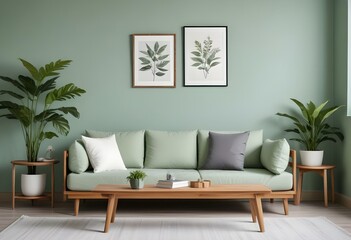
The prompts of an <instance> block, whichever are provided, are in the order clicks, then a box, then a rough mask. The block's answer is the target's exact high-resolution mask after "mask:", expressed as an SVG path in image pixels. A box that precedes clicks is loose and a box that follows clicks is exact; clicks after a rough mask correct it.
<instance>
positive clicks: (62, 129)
mask: <svg viewBox="0 0 351 240" xmlns="http://www.w3.org/2000/svg"><path fill="white" fill-rule="evenodd" d="M50 121H51V123H52V126H53V127H54V128H55V129H56V130H57V131H58V132H59V133H60V134H62V135H67V134H68V133H69V130H70V127H69V123H68V121H67V119H65V118H64V117H63V116H62V115H59V114H55V115H54V116H52V118H51V119H50Z"/></svg>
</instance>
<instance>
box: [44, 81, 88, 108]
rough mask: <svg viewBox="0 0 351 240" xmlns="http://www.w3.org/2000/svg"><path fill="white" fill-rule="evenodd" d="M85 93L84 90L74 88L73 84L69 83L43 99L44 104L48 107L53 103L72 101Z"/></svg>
mask: <svg viewBox="0 0 351 240" xmlns="http://www.w3.org/2000/svg"><path fill="white" fill-rule="evenodd" d="M83 93H85V90H83V89H81V88H79V87H77V86H75V85H74V84H73V83H69V84H67V85H65V86H63V87H60V88H58V89H55V90H53V91H51V92H49V93H48V94H47V95H46V98H45V104H46V105H50V104H52V103H53V102H55V101H64V100H67V99H72V98H74V97H76V96H81V95H82V94H83Z"/></svg>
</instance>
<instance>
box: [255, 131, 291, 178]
mask: <svg viewBox="0 0 351 240" xmlns="http://www.w3.org/2000/svg"><path fill="white" fill-rule="evenodd" d="M289 153H290V146H289V143H288V142H287V141H286V140H285V138H283V139H278V140H270V139H266V140H265V141H264V142H263V145H262V150H261V163H262V165H263V166H264V167H265V168H266V169H267V170H269V171H271V172H272V173H274V174H281V173H282V172H284V171H285V169H286V167H287V166H288V163H289Z"/></svg>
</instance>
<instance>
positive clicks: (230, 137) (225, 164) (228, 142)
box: [202, 132, 249, 170]
mask: <svg viewBox="0 0 351 240" xmlns="http://www.w3.org/2000/svg"><path fill="white" fill-rule="evenodd" d="M248 137H249V132H244V133H238V134H221V133H214V132H210V134H209V145H210V146H209V153H208V156H207V160H206V163H205V164H204V166H203V167H202V169H221V170H244V158H245V149H246V142H247V139H248Z"/></svg>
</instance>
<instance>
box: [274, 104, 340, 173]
mask: <svg viewBox="0 0 351 240" xmlns="http://www.w3.org/2000/svg"><path fill="white" fill-rule="evenodd" d="M291 100H292V101H293V102H294V103H295V104H296V105H297V106H298V108H299V110H300V112H299V113H296V114H294V115H290V114H287V113H277V115H278V116H282V117H286V118H289V119H291V120H292V121H293V124H294V128H289V129H286V130H285V131H286V132H291V133H295V134H297V135H298V137H296V138H291V139H290V140H292V141H296V142H299V143H300V144H302V145H303V146H304V148H305V151H304V150H301V151H300V156H301V163H302V164H303V165H308V166H320V165H321V164H322V161H323V151H322V150H319V148H318V147H319V145H320V144H321V143H322V142H325V141H332V142H336V141H337V139H336V138H335V137H337V138H338V139H339V140H340V141H342V140H343V139H344V135H343V134H342V132H341V131H340V129H339V128H337V127H332V126H331V125H329V124H328V123H327V122H326V120H327V119H328V118H329V117H330V116H331V115H332V114H333V113H335V112H336V111H337V110H339V109H340V108H341V107H343V106H333V107H329V108H326V105H327V103H328V101H326V102H324V103H322V104H321V105H319V106H316V105H315V104H314V103H313V102H312V101H310V102H309V103H307V104H306V105H304V104H302V103H301V102H300V101H298V100H296V99H293V98H291Z"/></svg>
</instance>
